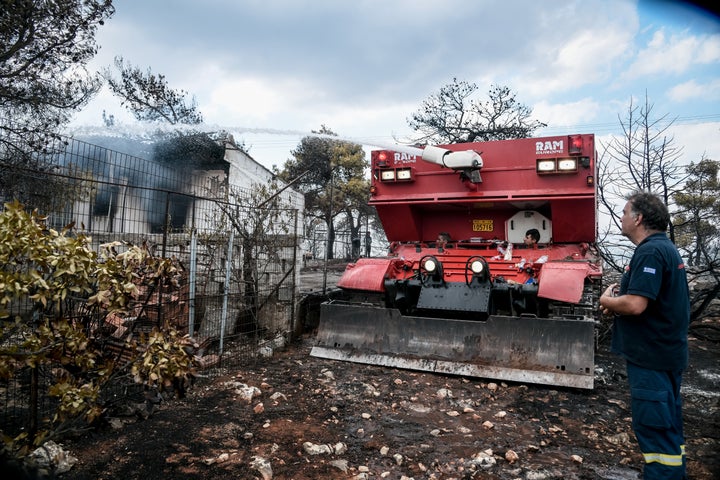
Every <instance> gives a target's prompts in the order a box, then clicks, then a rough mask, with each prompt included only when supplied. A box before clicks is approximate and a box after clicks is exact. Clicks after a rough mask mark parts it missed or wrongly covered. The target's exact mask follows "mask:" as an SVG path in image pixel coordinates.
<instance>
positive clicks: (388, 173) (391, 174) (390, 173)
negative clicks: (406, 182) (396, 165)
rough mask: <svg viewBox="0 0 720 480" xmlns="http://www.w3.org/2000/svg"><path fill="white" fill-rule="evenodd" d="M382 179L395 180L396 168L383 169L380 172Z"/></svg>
mask: <svg viewBox="0 0 720 480" xmlns="http://www.w3.org/2000/svg"><path fill="white" fill-rule="evenodd" d="M380 180H382V181H383V182H391V181H393V180H395V170H383V171H382V172H380Z"/></svg>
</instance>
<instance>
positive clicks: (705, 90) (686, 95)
mask: <svg viewBox="0 0 720 480" xmlns="http://www.w3.org/2000/svg"><path fill="white" fill-rule="evenodd" d="M667 95H668V98H670V99H671V100H673V101H675V102H684V101H687V100H693V99H700V100H703V99H704V100H718V99H720V79H715V80H712V81H710V82H707V83H699V82H697V81H696V80H688V81H687V82H683V83H680V84H678V85H675V86H674V87H672V88H670V89H669V90H668V92H667Z"/></svg>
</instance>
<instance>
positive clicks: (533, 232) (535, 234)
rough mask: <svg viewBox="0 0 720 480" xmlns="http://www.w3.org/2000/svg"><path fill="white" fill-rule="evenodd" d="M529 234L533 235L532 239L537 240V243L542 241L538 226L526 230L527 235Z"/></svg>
mask: <svg viewBox="0 0 720 480" xmlns="http://www.w3.org/2000/svg"><path fill="white" fill-rule="evenodd" d="M528 235H530V237H532V239H533V240H535V242H536V243H537V242H539V241H540V232H539V231H538V229H537V228H531V229H530V230H528V231H527V232H525V236H526V237H527V236H528Z"/></svg>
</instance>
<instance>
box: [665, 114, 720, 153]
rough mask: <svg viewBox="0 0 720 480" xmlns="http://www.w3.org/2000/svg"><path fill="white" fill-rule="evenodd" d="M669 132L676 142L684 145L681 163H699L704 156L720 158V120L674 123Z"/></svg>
mask: <svg viewBox="0 0 720 480" xmlns="http://www.w3.org/2000/svg"><path fill="white" fill-rule="evenodd" d="M669 133H670V134H671V135H673V137H674V142H675V144H676V145H678V146H682V149H683V154H682V160H681V163H690V162H695V163H697V162H699V161H700V160H701V159H702V158H710V159H712V160H720V122H707V123H698V124H690V125H688V124H684V125H673V126H671V127H670V129H669Z"/></svg>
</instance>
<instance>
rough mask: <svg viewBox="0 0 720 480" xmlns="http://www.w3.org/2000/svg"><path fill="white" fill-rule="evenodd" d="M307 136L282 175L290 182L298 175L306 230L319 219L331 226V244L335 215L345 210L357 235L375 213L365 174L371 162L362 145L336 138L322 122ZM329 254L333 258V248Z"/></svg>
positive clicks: (347, 219) (310, 230)
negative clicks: (303, 200) (316, 129)
mask: <svg viewBox="0 0 720 480" xmlns="http://www.w3.org/2000/svg"><path fill="white" fill-rule="evenodd" d="M313 133H316V134H318V136H307V137H304V138H303V139H302V140H301V141H300V145H299V146H298V147H297V148H296V149H295V150H294V151H293V152H292V154H293V156H294V157H295V158H294V159H290V160H288V161H287V162H285V165H284V167H283V170H282V171H281V172H280V173H279V177H280V178H281V179H282V180H284V181H286V182H289V181H291V180H293V179H295V178H298V177H299V178H300V180H299V181H298V182H297V183H296V184H295V186H296V188H297V190H299V191H301V192H302V193H303V194H304V195H305V219H306V221H307V222H308V223H307V224H306V226H305V231H306V232H308V234H310V233H311V232H312V231H313V228H314V226H315V221H316V220H321V221H322V222H323V223H324V224H325V225H327V226H328V228H329V230H330V237H331V241H330V246H331V248H332V239H333V238H334V221H335V218H336V217H337V216H338V215H340V214H344V220H345V223H346V225H347V226H348V227H349V228H350V230H351V232H352V233H351V234H352V235H356V234H357V231H358V230H359V228H360V225H361V224H363V223H364V222H363V219H364V218H367V216H368V215H372V213H371V212H372V210H373V209H371V208H370V207H368V205H367V202H368V199H369V195H370V193H369V192H370V181H369V179H367V178H366V176H365V169H366V168H368V166H369V164H368V161H367V160H366V158H365V152H364V151H363V149H362V146H361V145H358V144H354V143H349V142H344V141H341V140H334V139H332V138H331V137H332V136H335V133H333V132H332V131H331V130H330V129H328V128H327V127H326V126H324V125H323V126H322V128H321V129H320V130H319V131H314V132H313ZM328 258H333V253H332V251H330V252H328Z"/></svg>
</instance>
